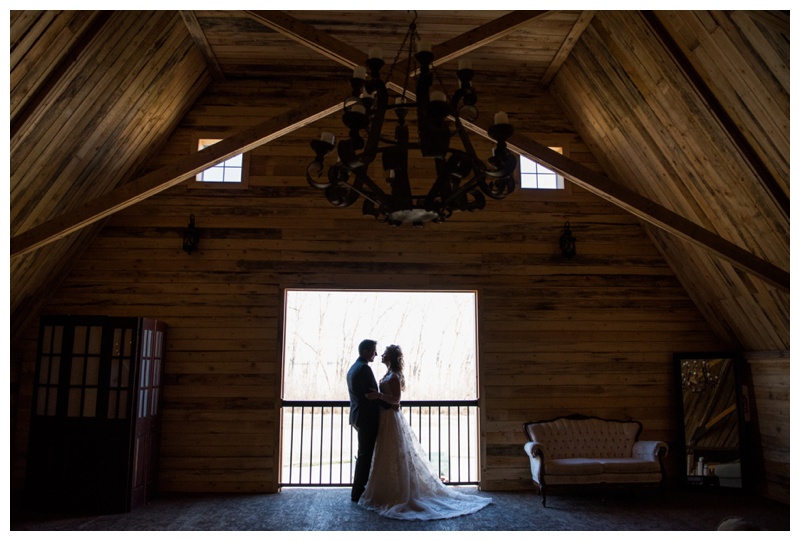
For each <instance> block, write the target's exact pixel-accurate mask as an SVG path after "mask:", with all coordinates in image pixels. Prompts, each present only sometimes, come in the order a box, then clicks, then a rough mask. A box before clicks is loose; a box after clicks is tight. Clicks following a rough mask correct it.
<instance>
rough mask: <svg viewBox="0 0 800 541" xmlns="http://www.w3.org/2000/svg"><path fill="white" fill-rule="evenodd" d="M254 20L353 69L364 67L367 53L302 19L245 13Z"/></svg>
mask: <svg viewBox="0 0 800 541" xmlns="http://www.w3.org/2000/svg"><path fill="white" fill-rule="evenodd" d="M245 13H246V14H247V15H248V16H249V17H250V18H252V19H253V20H256V21H258V22H260V23H261V24H263V25H264V26H266V27H268V28H271V29H272V30H274V31H276V32H278V33H280V34H283V35H284V36H286V37H288V38H291V39H293V40H295V41H297V42H298V43H302V44H303V45H305V46H306V47H308V48H309V49H311V50H313V51H316V52H317V53H319V54H321V55H323V56H326V57H328V58H330V59H331V60H333V61H334V62H338V63H339V64H341V65H343V66H345V67H347V68H350V69H353V68H355V67H356V66H363V65H364V63H365V62H366V61H367V53H365V52H363V51H360V50H359V49H356V48H355V47H353V46H351V45H349V44H347V43H345V42H343V41H340V40H338V39H336V38H334V37H332V36H330V35H329V34H326V33H325V32H320V31H319V30H317V29H316V28H314V27H313V26H310V25H307V24H306V23H304V22H303V21H301V20H300V19H295V18H294V17H292V16H291V15H287V14H286V13H283V12H282V11H245Z"/></svg>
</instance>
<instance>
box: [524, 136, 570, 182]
mask: <svg viewBox="0 0 800 541" xmlns="http://www.w3.org/2000/svg"><path fill="white" fill-rule="evenodd" d="M548 148H549V149H550V150H553V151H555V152H558V153H559V154H561V155H562V156H564V155H565V147H564V146H563V145H553V146H548ZM517 157H518V160H519V161H518V164H519V167H518V168H517V180H518V181H519V188H520V189H521V190H531V191H535V192H537V193H547V192H551V193H565V190H566V189H567V185H568V183H567V182H566V181H565V179H564V176H563V175H561V174H559V173H557V172H556V171H552V170H551V169H548V168H547V167H545V166H543V165H541V164H540V163H538V162H536V161H535V160H531V159H530V158H528V157H526V156H523V155H522V154H519V155H518V156H517ZM522 160H528V161H530V162H531V163H532V164H533V165H534V167H537V168H538V167H541V168H543V169H546V170H547V171H550V172H552V173H553V174H555V176H556V187H555V188H549V187H547V188H540V187H539V186H538V175H539V173H538V172H537V173H523V172H522ZM524 175H529V176H533V177H534V178H536V179H537V186H535V187H532V186H523V185H522V179H523V176H524Z"/></svg>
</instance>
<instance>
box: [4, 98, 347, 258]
mask: <svg viewBox="0 0 800 541" xmlns="http://www.w3.org/2000/svg"><path fill="white" fill-rule="evenodd" d="M341 98H342V89H341V88H339V89H336V90H333V91H331V92H329V93H327V94H325V95H323V96H320V97H318V98H317V99H315V100H314V101H313V103H312V102H306V103H304V104H303V105H301V106H300V107H297V108H295V109H292V110H290V111H287V112H285V113H283V114H280V115H277V116H275V117H272V118H270V119H269V120H266V121H264V122H262V123H260V124H257V125H255V126H253V127H250V128H247V129H245V130H242V131H241V132H239V133H237V134H235V135H232V136H230V137H228V138H226V139H223V140H222V141H220V142H218V143H216V144H214V145H211V146H210V147H206V148H205V149H203V150H200V151H198V152H196V153H194V154H189V155H188V156H184V157H183V158H180V159H179V160H177V161H175V163H173V164H171V165H167V166H164V167H162V168H161V169H157V170H155V171H152V172H151V173H148V174H146V175H144V176H142V177H139V178H138V179H136V180H134V181H132V182H129V183H127V184H123V185H122V186H120V187H118V188H116V189H114V190H112V191H110V192H108V193H106V194H105V195H102V196H100V197H98V198H96V199H93V200H92V201H89V202H87V203H86V204H84V205H82V206H80V207H79V208H77V209H74V210H72V211H70V212H68V213H66V214H64V215H61V216H58V217H56V218H54V219H52V220H49V221H47V222H45V223H43V224H40V225H38V226H36V227H33V228H32V229H29V230H28V231H26V232H25V233H22V234H20V235H17V236H16V237H14V238H12V239H11V258H12V259H13V258H15V257H18V256H21V255H24V254H26V253H28V252H31V251H33V250H36V249H37V248H40V247H42V246H44V245H46V244H49V243H51V242H53V241H55V240H58V239H60V238H63V237H65V236H67V235H69V234H70V233H73V232H75V231H78V230H79V229H81V228H83V227H86V226H87V225H89V224H91V223H94V222H96V221H98V220H101V219H103V218H106V217H108V216H110V215H112V214H114V213H115V212H117V211H120V210H122V209H124V208H127V207H129V206H131V205H135V204H136V203H138V202H140V201H143V200H145V199H147V198H148V197H151V196H153V195H155V194H157V193H159V192H162V191H164V190H166V189H168V188H171V187H172V186H175V185H177V184H180V183H181V182H183V181H185V180H187V179H190V178H192V177H193V176H195V175H197V174H198V173H200V172H201V171H203V170H205V169H208V168H209V167H211V166H213V165H216V164H218V163H221V162H224V161H225V160H227V159H229V158H232V157H234V156H236V155H238V154H242V153H244V152H248V151H250V150H253V149H254V148H258V147H260V146H261V145H264V144H267V143H269V142H270V141H274V140H275V139H278V138H279V137H282V136H283V135H286V134H287V133H291V132H293V131H294V130H296V129H298V128H301V127H303V126H306V125H308V124H311V123H312V122H315V121H316V120H319V119H320V118H324V117H326V116H328V115H329V114H331V113H333V112H334V111H337V110H339V109H340V108H341ZM325 104H328V105H327V106H326V105H325Z"/></svg>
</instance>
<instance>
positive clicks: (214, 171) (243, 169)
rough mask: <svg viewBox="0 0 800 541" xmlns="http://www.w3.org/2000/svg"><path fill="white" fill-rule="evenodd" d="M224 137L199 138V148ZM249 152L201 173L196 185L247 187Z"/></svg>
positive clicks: (196, 179) (201, 148)
mask: <svg viewBox="0 0 800 541" xmlns="http://www.w3.org/2000/svg"><path fill="white" fill-rule="evenodd" d="M221 140H222V139H209V138H199V139H197V150H203V149H204V148H206V147H209V146H211V145H213V144H215V143H218V142H220V141H221ZM247 156H248V155H247V154H238V155H236V156H234V157H233V158H230V159H227V160H225V161H224V162H221V163H218V164H216V165H213V166H211V167H209V168H208V169H206V170H204V171H203V172H201V173H199V174H198V175H197V177H195V183H194V185H195V186H204V187H211V188H227V187H247V166H248V159H247Z"/></svg>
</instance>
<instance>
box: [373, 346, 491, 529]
mask: <svg viewBox="0 0 800 541" xmlns="http://www.w3.org/2000/svg"><path fill="white" fill-rule="evenodd" d="M382 357H383V363H384V364H385V365H386V368H387V369H388V371H387V373H386V375H385V376H384V377H383V379H381V381H380V391H375V392H371V393H367V398H369V399H370V400H374V399H381V400H383V401H384V402H387V403H388V404H390V405H391V406H392V407H391V408H389V409H381V413H380V424H379V425H378V439H377V442H376V444H375V454H374V456H373V459H372V469H371V471H370V474H369V481H368V482H367V487H366V490H365V491H364V494H363V495H362V496H361V499H360V500H359V501H358V505H360V506H362V507H364V508H366V509H370V510H373V511H376V512H377V513H379V514H380V515H382V516H385V517H389V518H394V519H400V520H434V519H442V518H452V517H457V516H460V515H466V514H469V513H474V512H476V511H478V510H480V509H483V508H484V507H486V506H487V505H489V504H490V503H492V499H491V498H484V497H481V496H475V495H471V494H464V493H462V492H459V491H457V490H455V489H453V488H450V487H448V486H447V485H445V484H444V483H443V482H442V481H441V479H440V478H439V474H438V473H437V472H436V470H435V469H434V468H433V465H432V464H431V463H430V461H429V460H428V457H427V456H426V453H425V450H424V449H423V448H422V445H420V443H419V441H418V440H417V438H416V436H415V435H414V433H413V432H412V430H411V427H410V426H409V424H408V422H407V421H406V419H405V417H403V414H402V413H401V411H400V396H401V394H402V390H403V389H404V388H405V379H404V378H403V352H402V351H401V350H400V346H394V345H392V346H389V347H387V348H386V351H385V352H384V354H383V356H382Z"/></svg>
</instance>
